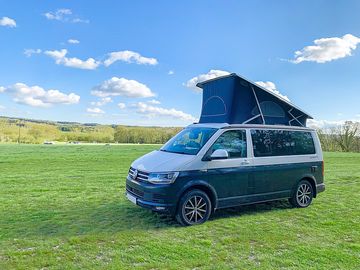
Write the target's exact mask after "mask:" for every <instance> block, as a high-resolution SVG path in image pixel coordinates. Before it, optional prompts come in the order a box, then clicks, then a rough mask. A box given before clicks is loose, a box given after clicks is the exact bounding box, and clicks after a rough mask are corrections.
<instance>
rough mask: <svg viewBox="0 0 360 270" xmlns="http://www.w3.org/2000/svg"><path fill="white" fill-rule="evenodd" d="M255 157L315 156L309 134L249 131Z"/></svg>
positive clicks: (286, 131)
mask: <svg viewBox="0 0 360 270" xmlns="http://www.w3.org/2000/svg"><path fill="white" fill-rule="evenodd" d="M251 138H252V142H253V150H254V156H255V157H266V156H289V155H309V154H315V146H314V141H313V138H312V136H311V133H310V132H305V131H288V130H266V129H264V130H251Z"/></svg>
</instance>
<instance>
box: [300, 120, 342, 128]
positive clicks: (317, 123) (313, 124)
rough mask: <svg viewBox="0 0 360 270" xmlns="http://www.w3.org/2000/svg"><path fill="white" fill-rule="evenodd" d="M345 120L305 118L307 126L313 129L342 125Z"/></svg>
mask: <svg viewBox="0 0 360 270" xmlns="http://www.w3.org/2000/svg"><path fill="white" fill-rule="evenodd" d="M345 122H346V120H338V121H334V120H317V119H309V120H307V122H306V123H307V126H308V127H310V128H315V129H328V128H334V127H338V126H341V125H343V124H344V123H345Z"/></svg>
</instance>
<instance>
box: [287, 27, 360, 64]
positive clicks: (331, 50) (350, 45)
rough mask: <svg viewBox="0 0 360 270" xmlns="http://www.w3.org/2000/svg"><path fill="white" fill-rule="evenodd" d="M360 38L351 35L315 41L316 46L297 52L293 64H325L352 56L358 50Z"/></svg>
mask: <svg viewBox="0 0 360 270" xmlns="http://www.w3.org/2000/svg"><path fill="white" fill-rule="evenodd" d="M358 43H360V38H358V37H355V36H353V35H351V34H347V35H344V36H342V37H331V38H320V39H315V40H314V44H315V45H311V46H306V47H305V48H303V49H302V50H300V51H296V52H295V56H294V57H295V59H294V60H291V62H293V63H295V64H298V63H301V62H305V61H310V62H317V63H325V62H329V61H332V60H335V59H339V58H343V57H346V56H351V52H352V50H355V49H356V46H357V44H358Z"/></svg>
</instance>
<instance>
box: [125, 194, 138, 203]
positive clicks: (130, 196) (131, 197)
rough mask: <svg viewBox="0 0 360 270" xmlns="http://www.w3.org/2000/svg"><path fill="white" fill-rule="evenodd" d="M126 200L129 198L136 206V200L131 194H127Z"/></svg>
mask: <svg viewBox="0 0 360 270" xmlns="http://www.w3.org/2000/svg"><path fill="white" fill-rule="evenodd" d="M126 198H128V200H129V201H130V202H132V203H134V204H136V198H135V197H134V196H133V195H131V194H130V193H126Z"/></svg>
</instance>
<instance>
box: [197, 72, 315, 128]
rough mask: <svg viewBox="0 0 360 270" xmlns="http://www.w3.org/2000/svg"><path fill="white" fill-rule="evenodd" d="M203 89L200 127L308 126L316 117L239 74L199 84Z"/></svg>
mask: <svg viewBox="0 0 360 270" xmlns="http://www.w3.org/2000/svg"><path fill="white" fill-rule="evenodd" d="M197 86H198V87H200V88H202V89H203V104H202V110H201V116H200V121H199V123H228V124H265V125H287V126H306V120H307V119H312V117H311V116H310V115H309V114H307V113H306V112H304V111H302V110H301V109H299V108H298V107H296V106H295V105H293V104H291V103H290V102H289V101H287V100H285V99H283V98H281V97H279V96H278V95H275V94H274V93H272V92H271V91H269V90H266V89H265V88H263V87H261V86H259V85H257V84H255V83H253V82H251V81H249V80H247V79H245V78H243V77H240V76H238V75H237V74H235V73H232V74H229V75H226V76H222V77H218V78H215V79H211V80H208V81H204V82H201V83H198V84H197Z"/></svg>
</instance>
